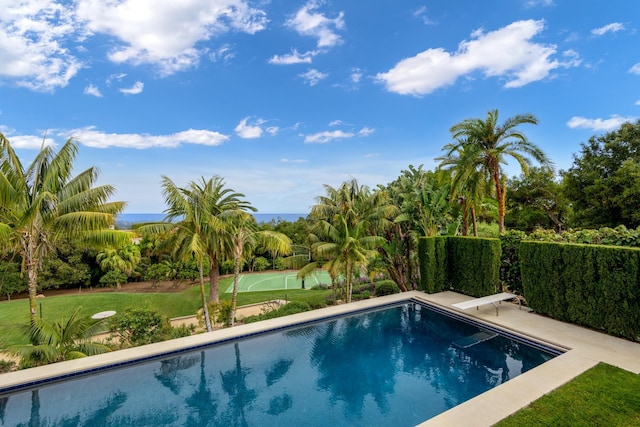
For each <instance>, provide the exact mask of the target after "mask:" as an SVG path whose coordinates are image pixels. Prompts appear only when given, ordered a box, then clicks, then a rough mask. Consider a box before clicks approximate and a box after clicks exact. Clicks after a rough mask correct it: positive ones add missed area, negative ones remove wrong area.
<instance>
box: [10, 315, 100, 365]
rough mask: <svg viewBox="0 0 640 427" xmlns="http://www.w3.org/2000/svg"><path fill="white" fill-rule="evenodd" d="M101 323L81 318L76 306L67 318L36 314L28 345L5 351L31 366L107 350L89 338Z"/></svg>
mask: <svg viewBox="0 0 640 427" xmlns="http://www.w3.org/2000/svg"><path fill="white" fill-rule="evenodd" d="M100 327H101V326H100V322H98V323H96V322H94V321H93V320H92V319H91V318H89V317H83V316H81V314H80V309H79V308H78V309H76V310H75V311H74V312H73V314H72V315H71V316H70V317H69V318H68V319H67V320H64V319H63V320H56V321H54V322H48V321H46V320H43V319H40V318H38V317H36V318H35V319H34V320H32V322H31V325H30V327H29V340H30V341H31V344H26V345H23V344H21V345H14V346H10V347H9V348H8V349H7V350H6V351H7V353H9V354H11V355H14V356H17V357H20V359H21V365H22V366H23V367H27V368H28V367H33V366H40V365H46V364H49V363H54V362H60V361H63V360H70V359H78V358H81V357H86V356H93V355H96V354H101V353H106V352H109V351H111V349H110V348H109V347H108V346H107V345H105V344H101V343H96V342H92V341H91V337H92V336H93V335H95V334H96V333H98V332H99V330H100Z"/></svg>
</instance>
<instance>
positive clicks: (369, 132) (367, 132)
mask: <svg viewBox="0 0 640 427" xmlns="http://www.w3.org/2000/svg"><path fill="white" fill-rule="evenodd" d="M375 131H376V130H375V129H371V128H368V127H366V126H365V127H363V128H362V129H360V130H359V131H358V136H369V135H372V134H373V133H374V132H375Z"/></svg>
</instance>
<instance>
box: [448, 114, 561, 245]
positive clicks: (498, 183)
mask: <svg viewBox="0 0 640 427" xmlns="http://www.w3.org/2000/svg"><path fill="white" fill-rule="evenodd" d="M537 123H538V119H536V118H535V117H534V116H533V115H531V114H518V115H516V116H513V117H510V118H508V119H506V120H505V121H504V122H503V123H502V124H501V125H498V110H491V111H489V112H488V113H487V118H486V120H482V119H465V120H463V121H462V122H460V123H457V124H455V125H453V126H452V127H451V129H450V132H451V136H452V137H453V139H454V142H453V143H450V144H447V145H445V146H444V148H443V150H444V151H445V155H444V158H445V159H446V158H449V157H451V156H455V155H458V156H459V158H458V159H457V162H458V167H460V168H462V169H465V170H468V169H474V168H475V169H477V170H479V171H481V172H482V173H483V174H484V175H485V177H487V178H488V179H489V180H490V181H491V182H492V184H493V186H494V190H495V196H496V201H497V202H498V230H499V232H500V233H502V232H503V231H504V216H505V213H506V190H507V189H506V176H505V175H504V171H503V169H502V165H503V164H506V163H507V157H513V158H514V159H516V161H517V162H518V164H519V165H520V168H521V170H522V172H523V174H525V175H526V174H527V173H528V171H529V168H530V166H531V158H533V159H535V160H536V161H538V162H539V163H540V164H541V165H543V166H547V167H550V168H552V167H553V166H552V162H551V161H550V160H549V159H548V157H547V156H546V154H545V153H544V152H543V151H542V150H541V149H540V148H539V147H538V146H536V145H535V144H533V143H532V142H531V141H529V139H528V138H527V136H526V135H525V134H524V133H522V132H521V131H520V130H519V129H518V126H520V125H523V124H534V125H535V124H537ZM467 168H468V169H467Z"/></svg>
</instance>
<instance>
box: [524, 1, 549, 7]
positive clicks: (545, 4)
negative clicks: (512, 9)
mask: <svg viewBox="0 0 640 427" xmlns="http://www.w3.org/2000/svg"><path fill="white" fill-rule="evenodd" d="M524 5H525V7H537V6H543V7H550V6H553V0H527V1H525V2H524Z"/></svg>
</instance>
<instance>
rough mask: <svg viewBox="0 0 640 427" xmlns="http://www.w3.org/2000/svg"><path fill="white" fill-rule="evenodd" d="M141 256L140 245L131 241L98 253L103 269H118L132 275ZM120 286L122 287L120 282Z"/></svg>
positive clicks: (97, 259)
mask: <svg viewBox="0 0 640 427" xmlns="http://www.w3.org/2000/svg"><path fill="white" fill-rule="evenodd" d="M140 258H141V256H140V248H139V247H138V245H135V244H133V243H129V244H128V245H126V246H124V247H123V248H120V249H114V248H112V247H107V248H105V249H104V250H103V251H102V252H100V253H99V254H98V256H97V257H96V261H97V262H98V264H99V265H100V268H101V269H102V270H103V271H110V270H117V271H121V272H123V273H124V274H126V275H127V276H128V277H130V276H131V274H132V273H133V270H134V269H135V268H136V266H137V265H138V263H139V262H140ZM118 288H120V285H119V284H118Z"/></svg>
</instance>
